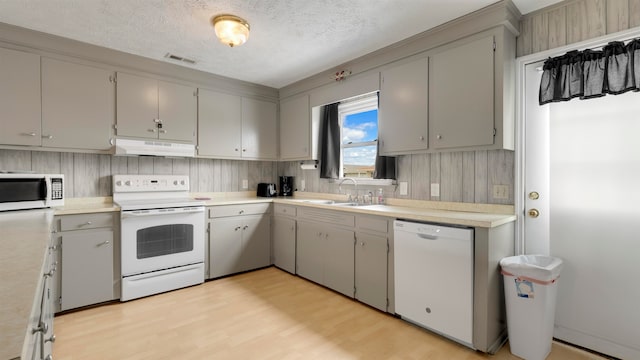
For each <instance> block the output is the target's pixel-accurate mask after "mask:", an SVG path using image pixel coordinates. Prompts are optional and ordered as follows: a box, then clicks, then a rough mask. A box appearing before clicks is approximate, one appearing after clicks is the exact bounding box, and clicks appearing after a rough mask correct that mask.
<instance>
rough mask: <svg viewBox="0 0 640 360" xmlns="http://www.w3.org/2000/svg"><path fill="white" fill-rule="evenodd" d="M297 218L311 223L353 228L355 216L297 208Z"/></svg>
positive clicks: (338, 212)
mask: <svg viewBox="0 0 640 360" xmlns="http://www.w3.org/2000/svg"><path fill="white" fill-rule="evenodd" d="M298 218H299V219H306V220H312V221H322V222H328V223H331V224H333V225H343V226H350V227H353V226H354V225H355V216H354V215H350V214H348V213H346V212H342V211H327V210H321V209H314V208H308V207H300V208H298Z"/></svg>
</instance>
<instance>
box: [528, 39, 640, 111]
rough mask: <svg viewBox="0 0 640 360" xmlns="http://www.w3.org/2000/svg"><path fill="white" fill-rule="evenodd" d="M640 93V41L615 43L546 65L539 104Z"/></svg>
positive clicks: (570, 55)
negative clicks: (632, 92) (630, 92)
mask: <svg viewBox="0 0 640 360" xmlns="http://www.w3.org/2000/svg"><path fill="white" fill-rule="evenodd" d="M627 91H640V38H639V39H634V40H631V41H629V43H627V44H626V45H625V43H624V42H621V41H614V42H610V43H609V44H607V45H606V46H605V47H604V48H603V49H602V50H584V51H577V50H575V51H570V52H568V53H566V54H564V55H562V56H558V57H555V58H549V59H548V60H547V61H545V63H544V66H543V73H542V80H541V81H540V93H539V102H540V105H544V104H547V103H550V102H557V101H567V100H571V99H572V98H575V97H578V98H580V99H589V98H594V97H600V96H604V95H606V94H614V95H615V94H622V93H625V92H627Z"/></svg>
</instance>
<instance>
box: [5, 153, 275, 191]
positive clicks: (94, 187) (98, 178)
mask: <svg viewBox="0 0 640 360" xmlns="http://www.w3.org/2000/svg"><path fill="white" fill-rule="evenodd" d="M0 170H16V171H18V170H22V171H34V172H37V173H61V174H64V176H65V186H64V188H65V196H66V197H68V198H71V197H103V196H111V195H112V175H115V174H156V175H162V174H175V175H183V174H184V175H189V176H190V181H191V191H193V192H217V191H224V192H232V191H245V189H240V188H239V187H240V184H241V181H242V179H248V180H249V189H248V190H255V189H256V188H257V184H258V183H260V182H276V179H277V173H278V168H277V165H276V162H270V161H238V160H213V159H167V158H159V157H146V156H143V157H128V156H111V155H104V154H81V153H66V152H65V153H59V152H44V151H23V150H2V149H0ZM249 175H251V178H249V177H248V176H249Z"/></svg>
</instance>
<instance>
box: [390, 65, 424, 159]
mask: <svg viewBox="0 0 640 360" xmlns="http://www.w3.org/2000/svg"><path fill="white" fill-rule="evenodd" d="M427 71H428V64H427V59H426V58H425V59H418V60H414V61H412V62H409V63H406V64H402V65H398V66H395V67H392V68H390V69H387V70H385V71H383V72H382V84H381V87H380V106H379V109H378V131H379V141H380V152H381V153H382V154H402V153H409V152H415V151H420V150H426V149H427V103H428V102H427V98H428V96H427V87H428V80H429V79H428V72H427Z"/></svg>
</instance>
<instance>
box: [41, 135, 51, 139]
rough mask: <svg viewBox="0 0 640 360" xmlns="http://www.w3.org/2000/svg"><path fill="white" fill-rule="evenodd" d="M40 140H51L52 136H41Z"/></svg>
mask: <svg viewBox="0 0 640 360" xmlns="http://www.w3.org/2000/svg"><path fill="white" fill-rule="evenodd" d="M42 138H43V139H49V140H51V139H53V135H42Z"/></svg>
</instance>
